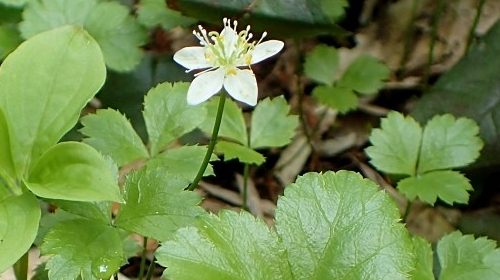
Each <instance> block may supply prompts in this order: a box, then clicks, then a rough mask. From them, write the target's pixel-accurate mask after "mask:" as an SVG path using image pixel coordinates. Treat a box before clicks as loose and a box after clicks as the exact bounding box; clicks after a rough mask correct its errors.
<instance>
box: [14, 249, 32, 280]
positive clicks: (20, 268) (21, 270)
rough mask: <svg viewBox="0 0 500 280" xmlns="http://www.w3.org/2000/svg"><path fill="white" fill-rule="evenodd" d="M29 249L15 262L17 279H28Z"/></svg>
mask: <svg viewBox="0 0 500 280" xmlns="http://www.w3.org/2000/svg"><path fill="white" fill-rule="evenodd" d="M28 257H29V250H28V251H27V252H26V253H25V254H24V255H23V256H22V257H21V258H20V259H19V260H17V262H16V263H15V264H14V275H15V276H16V279H17V280H28V263H29V258H28Z"/></svg>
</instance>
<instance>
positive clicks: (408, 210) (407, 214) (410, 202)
mask: <svg viewBox="0 0 500 280" xmlns="http://www.w3.org/2000/svg"><path fill="white" fill-rule="evenodd" d="M412 204H413V201H411V200H408V203H407V204H406V209H405V213H404V215H403V223H406V221H407V219H408V216H409V215H410V212H411V205H412Z"/></svg>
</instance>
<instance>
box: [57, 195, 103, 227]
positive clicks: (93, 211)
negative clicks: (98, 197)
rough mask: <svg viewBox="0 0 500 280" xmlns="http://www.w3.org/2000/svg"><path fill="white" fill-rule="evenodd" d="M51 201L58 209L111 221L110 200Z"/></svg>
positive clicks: (87, 217) (93, 218) (88, 217)
mask: <svg viewBox="0 0 500 280" xmlns="http://www.w3.org/2000/svg"><path fill="white" fill-rule="evenodd" d="M50 203H51V204H53V205H55V206H57V207H58V209H62V210H64V211H65V212H68V213H71V214H74V215H77V216H80V217H82V218H86V219H91V220H98V221H101V222H103V223H109V224H110V223H111V202H109V201H98V202H81V201H68V200H56V199H51V200H50ZM75 217H76V216H75Z"/></svg>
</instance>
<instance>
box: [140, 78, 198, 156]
mask: <svg viewBox="0 0 500 280" xmlns="http://www.w3.org/2000/svg"><path fill="white" fill-rule="evenodd" d="M188 88H189V84H188V83H174V84H170V83H163V84H159V85H157V86H156V87H154V88H152V89H151V90H150V91H149V92H148V95H147V96H146V97H145V98H144V119H145V121H146V128H147V131H148V135H149V141H150V145H151V154H152V155H156V154H158V153H159V152H161V151H162V150H163V149H165V147H166V146H167V145H168V144H169V143H171V142H172V141H174V140H176V139H177V138H179V137H181V136H182V135H184V134H186V133H187V132H190V131H192V130H193V129H195V128H196V127H197V126H199V125H200V124H201V123H202V122H203V121H204V120H205V118H206V115H207V112H206V109H205V108H204V107H203V106H191V105H188V104H187V101H186V94H187V90H188Z"/></svg>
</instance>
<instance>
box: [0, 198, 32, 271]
mask: <svg viewBox="0 0 500 280" xmlns="http://www.w3.org/2000/svg"><path fill="white" fill-rule="evenodd" d="M39 221H40V206H39V205H38V201H37V200H36V198H35V196H33V195H32V194H31V193H29V192H28V193H26V194H23V195H21V196H11V197H8V198H6V199H3V200H1V201H0V252H2V253H0V273H2V272H4V271H5V270H6V269H7V268H9V267H10V266H12V265H13V264H14V263H15V262H16V261H17V260H18V259H19V258H21V257H22V256H23V255H24V253H26V252H27V251H28V250H29V248H30V247H31V244H32V243H33V240H34V239H35V237H36V233H37V231H38V222H39Z"/></svg>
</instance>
